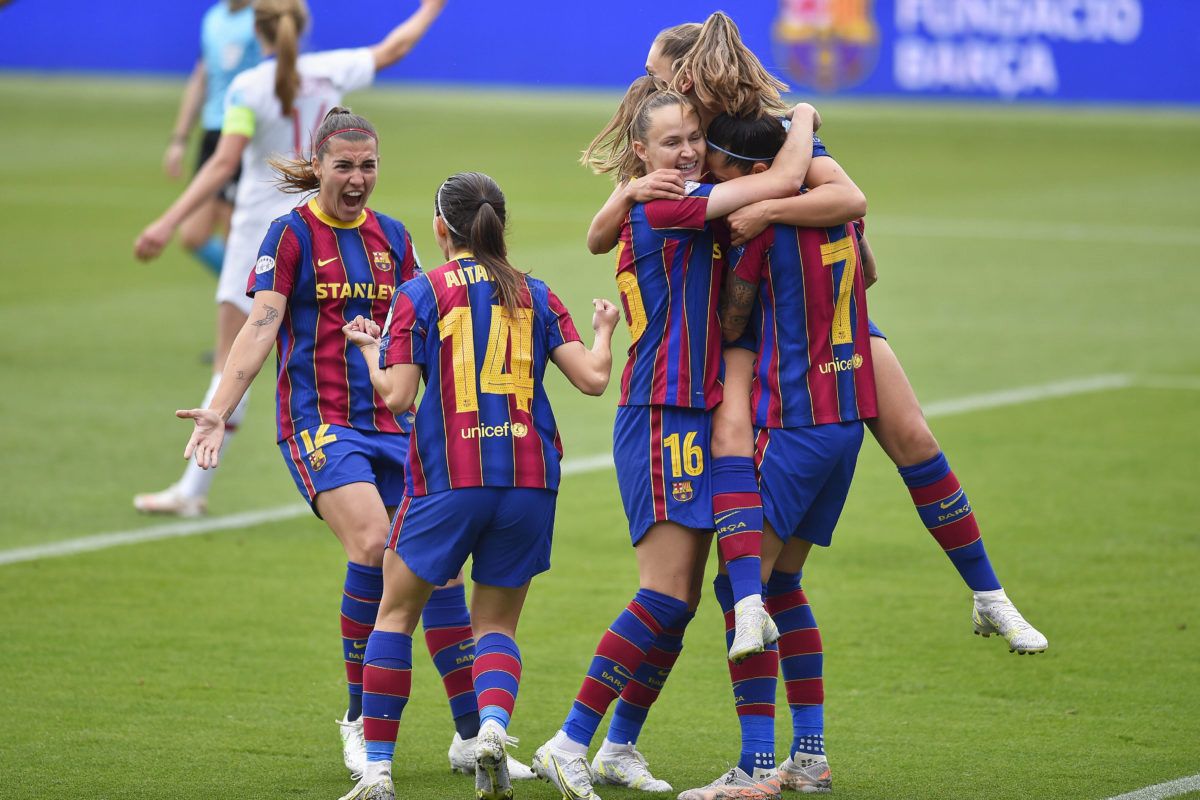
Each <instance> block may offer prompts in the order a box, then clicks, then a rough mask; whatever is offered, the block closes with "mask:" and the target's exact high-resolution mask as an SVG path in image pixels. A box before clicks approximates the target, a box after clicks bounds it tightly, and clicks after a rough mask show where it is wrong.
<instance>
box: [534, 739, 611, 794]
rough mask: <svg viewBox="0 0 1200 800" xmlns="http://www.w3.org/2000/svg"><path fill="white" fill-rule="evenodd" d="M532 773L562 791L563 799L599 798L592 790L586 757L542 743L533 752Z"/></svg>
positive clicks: (590, 774)
mask: <svg viewBox="0 0 1200 800" xmlns="http://www.w3.org/2000/svg"><path fill="white" fill-rule="evenodd" d="M532 766H533V774H534V775H537V776H538V777H539V778H541V779H542V780H544V781H549V782H550V783H551V784H553V785H554V787H555V788H556V789H558V790H559V791H560V792H562V796H563V800H600V795H598V794H596V793H595V792H594V791H592V773H591V770H589V769H588V763H587V757H586V756H584V755H582V754H578V755H577V754H575V753H568V752H566V751H563V750H559V749H557V748H554V747H551V746H550V743H549V742H547V743H546V744H544V745H542V746H541V747H539V748H538V749H537V752H536V753H534V754H533V763H532Z"/></svg>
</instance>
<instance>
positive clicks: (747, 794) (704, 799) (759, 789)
mask: <svg viewBox="0 0 1200 800" xmlns="http://www.w3.org/2000/svg"><path fill="white" fill-rule="evenodd" d="M779 789H780V785H779V773H778V772H776V771H775V770H773V769H755V770H754V774H753V775H747V774H746V773H745V772H744V771H743V770H742V768H741V767H734V768H733V769H731V770H729V772H726V773H725V774H724V775H722V776H721V777H719V778H717V779H716V780H715V781H713V782H712V783H710V784H709V785H708V786H701V787H700V788H699V789H688V790H687V791H686V792H681V793H680V795H679V800H778V798H779V797H780V796H781V795H780V791H779Z"/></svg>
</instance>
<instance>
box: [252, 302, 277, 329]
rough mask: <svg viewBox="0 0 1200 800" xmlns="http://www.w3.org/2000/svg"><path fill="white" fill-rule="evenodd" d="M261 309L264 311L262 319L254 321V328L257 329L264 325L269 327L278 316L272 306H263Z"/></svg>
mask: <svg viewBox="0 0 1200 800" xmlns="http://www.w3.org/2000/svg"><path fill="white" fill-rule="evenodd" d="M263 308H264V310H265V311H266V313H265V314H263V318H262V319H256V320H254V324H255V326H256V327H259V328H261V327H263V326H264V325H270V324H271V323H272V322H274V321H275V318H276V317H278V316H279V311H278V309H276V308H275V307H274V306H264V307H263Z"/></svg>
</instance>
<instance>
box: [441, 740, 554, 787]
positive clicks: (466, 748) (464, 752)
mask: <svg viewBox="0 0 1200 800" xmlns="http://www.w3.org/2000/svg"><path fill="white" fill-rule="evenodd" d="M504 741H505V744H508V745H511V746H513V747H515V746H517V745H518V744H520V740H519V739H517V738H515V737H513V736H508V737H506V738H505V740H504ZM447 755H449V756H450V771H451V772H461V773H462V774H463V775H474V774H475V737H472V738H470V739H464V738H462V737H461V736H459V735H458V734H457V733H456V734H454V741H452V742H450V752H449V753H447ZM508 777H509V779H510V780H514V781H531V780H533V779H534V778H536V777H537V776H536V775H534V774H533V770H531V769H530V768H529V767H527V766H525V765H524V764H522V763H521V762H520V761H517V760H516V759H515V758H513V757H512V754H509V756H508Z"/></svg>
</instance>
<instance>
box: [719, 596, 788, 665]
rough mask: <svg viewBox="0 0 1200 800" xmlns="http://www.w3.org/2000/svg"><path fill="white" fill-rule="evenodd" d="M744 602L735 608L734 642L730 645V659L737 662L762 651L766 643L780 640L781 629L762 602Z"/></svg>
mask: <svg viewBox="0 0 1200 800" xmlns="http://www.w3.org/2000/svg"><path fill="white" fill-rule="evenodd" d="M742 602H743V603H745V605H742V603H739V604H738V605H737V606H734V609H733V625H734V631H733V644H731V645H730V646H729V660H730V661H732V662H733V663H735V664H738V663H740V662H742V661H743V660H745V659H747V658H749V657H750V656H752V655H756V654H758V653H761V652H762V651H763V650H764V649H766V645H768V644H771V643H772V642H777V641H779V629H778V628H776V627H775V620H773V619H771V615H770V614H768V613H767V609H766V608H764V607H763V604H762V602H761V601H759V602H758V603H757V604H754V603H750V602H747V601H745V600H743V601H742Z"/></svg>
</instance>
